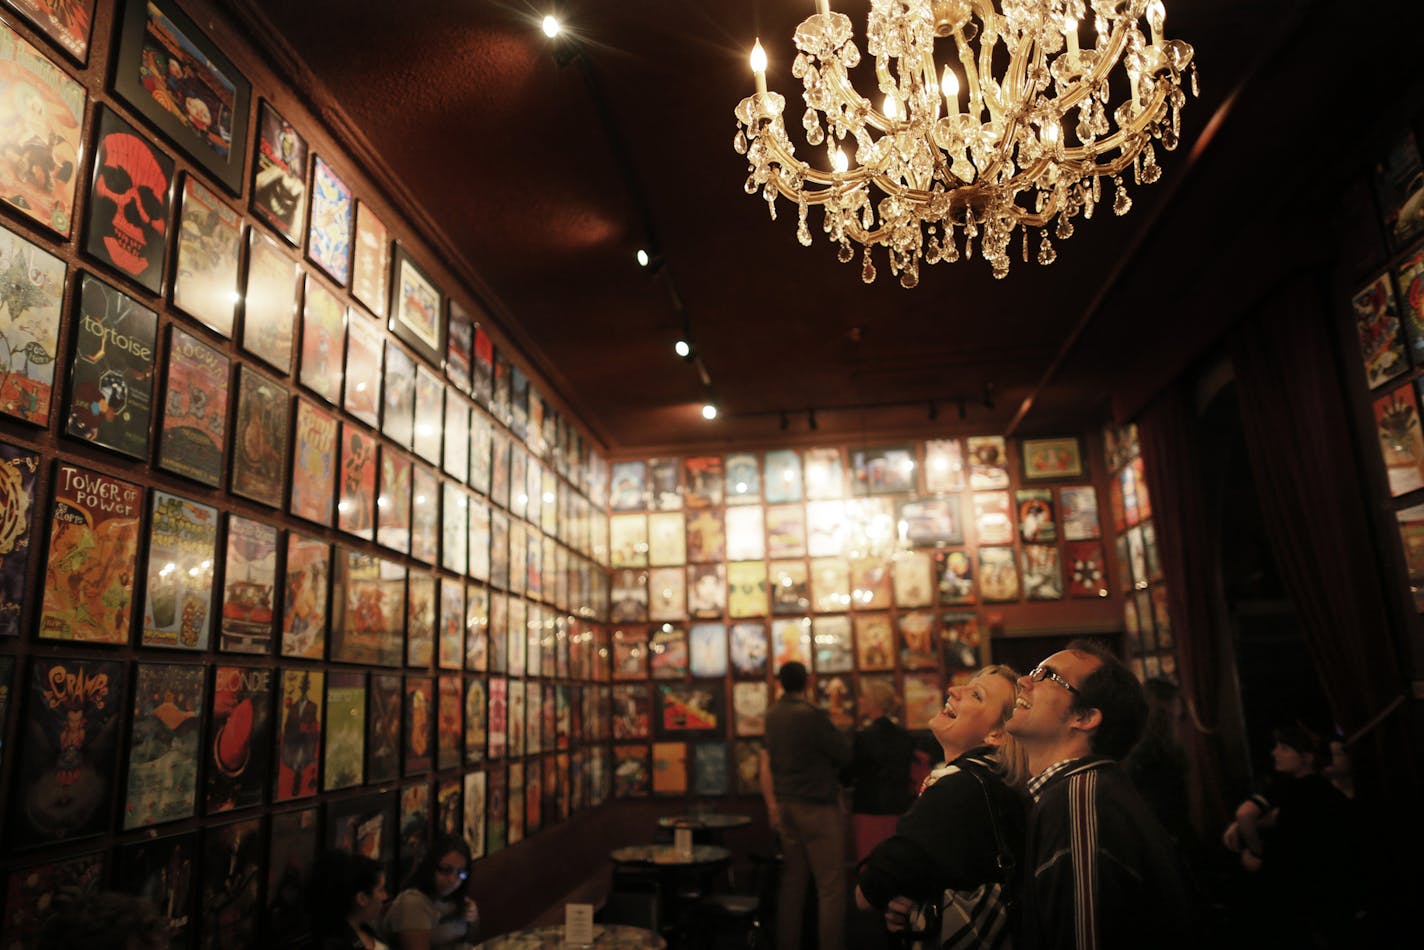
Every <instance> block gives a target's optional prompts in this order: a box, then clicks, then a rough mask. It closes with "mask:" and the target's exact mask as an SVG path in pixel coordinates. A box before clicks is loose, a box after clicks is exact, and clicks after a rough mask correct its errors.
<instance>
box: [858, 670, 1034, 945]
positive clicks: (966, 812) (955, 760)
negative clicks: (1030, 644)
mask: <svg viewBox="0 0 1424 950" xmlns="http://www.w3.org/2000/svg"><path fill="white" fill-rule="evenodd" d="M1017 678H1018V674H1017V673H1015V672H1014V671H1013V670H1011V669H1009V668H1008V667H1005V666H989V667H985V668H984V669H983V670H982V671H980V672H979V674H978V675H977V676H975V677H974V679H972V680H970V681H969V682H968V683H966V684H964V685H963V686H951V687H950V688H949V689H948V690H946V692H945V703H944V707H943V708H942V709H941V710H940V711H939V712H938V713H937V714H936V715H935V717H934V718H933V719H931V720H930V721H929V724H928V725H929V728H930V732H932V733H933V734H934V737H935V739H936V740H937V741H938V742H939V744H940V748H941V749H943V750H944V757H945V762H946V764H945V765H944V766H943V767H941V768H938V769H936V770H935V771H933V772H931V773H930V776H929V778H928V779H926V781H925V787H924V788H923V789H922V790H921V792H920V796H919V798H917V799H916V800H915V802H914V804H912V805H911V806H910V810H909V811H908V812H906V813H905V815H904V816H903V817H902V818H901V819H900V822H899V824H898V825H897V826H896V828H895V834H894V835H892V836H891V837H890V838H887V839H886V840H885V841H883V842H881V843H880V844H879V845H878V846H877V847H876V848H875V850H874V851H872V852H871V853H870V856H869V857H868V858H866V859H865V862H864V864H863V866H862V867H861V871H860V879H859V882H858V885H857V887H856V892H855V897H856V904H857V905H858V906H859V907H860V908H861V909H862V910H868V909H870V908H874V909H876V910H878V911H881V912H883V913H886V921H887V925H888V926H891V927H892V928H894V929H901V926H902V918H903V917H904V912H905V910H906V909H907V908H908V906H909V905H912V904H920V903H922V902H929V903H931V904H932V905H934V906H936V907H937V906H938V904H939V902H940V899H941V896H942V895H943V893H944V892H945V891H946V890H953V891H971V890H974V889H975V888H978V887H979V886H980V885H983V884H1002V883H1003V882H1004V881H1005V880H1006V879H1007V876H1008V874H1010V873H1012V868H1007V869H1006V868H1004V867H1003V865H1004V864H1005V863H1008V864H1016V863H1017V860H1018V857H1019V856H1020V855H1021V854H1022V852H1023V829H1024V806H1023V801H1022V799H1021V798H1020V795H1019V792H1018V791H1016V787H1017V786H1018V785H1019V784H1020V783H1021V780H1022V778H1023V761H1022V757H1021V756H1020V755H1019V754H1018V751H1017V748H1016V746H1015V744H1014V742H1013V739H1012V738H1010V737H1009V735H1008V733H1006V732H1005V731H1004V723H1005V721H1006V720H1007V719H1008V718H1009V716H1010V715H1011V714H1012V713H1013V709H1014V689H1015V687H1014V683H1015V680H1017ZM1011 785H1012V786H1014V787H1011ZM1000 927H1001V930H1002V931H1006V930H1007V927H1006V926H1005V925H1004V922H1002V921H1001V923H1000ZM933 936H934V937H938V934H937V933H936V934H934V935H933ZM934 942H935V943H936V944H937V943H938V941H937V940H936V941H934ZM984 945H985V946H992V945H994V941H986V942H985V943H984Z"/></svg>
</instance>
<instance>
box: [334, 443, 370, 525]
mask: <svg viewBox="0 0 1424 950" xmlns="http://www.w3.org/2000/svg"><path fill="white" fill-rule="evenodd" d="M377 442H378V438H377V437H376V436H374V435H371V434H370V433H368V432H367V431H366V430H365V429H363V428H361V427H360V426H353V425H352V424H351V423H349V422H347V423H343V424H342V426H341V476H340V479H339V481H338V488H337V502H336V527H337V528H338V529H339V530H341V531H344V532H346V533H347V534H350V535H353V536H355V537H358V538H363V539H365V540H367V541H374V540H375V538H376V508H377V505H376V500H377V499H376V477H377V475H378V474H379V470H378V469H377V467H376V445H377Z"/></svg>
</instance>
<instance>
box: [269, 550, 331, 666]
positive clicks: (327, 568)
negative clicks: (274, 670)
mask: <svg viewBox="0 0 1424 950" xmlns="http://www.w3.org/2000/svg"><path fill="white" fill-rule="evenodd" d="M330 586H331V545H329V544H327V543H326V542H325V541H319V540H317V539H316V538H308V537H306V536H304V535H300V534H297V533H296V532H295V531H289V532H288V533H287V560H286V581H285V591H286V593H285V595H284V596H283V598H282V649H281V654H282V656H287V657H296V658H299V659H306V660H320V659H321V658H322V650H323V649H324V648H325V646H326V639H327V630H328V629H329V627H328V625H327V604H328V591H329V589H330Z"/></svg>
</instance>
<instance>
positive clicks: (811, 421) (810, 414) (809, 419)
mask: <svg viewBox="0 0 1424 950" xmlns="http://www.w3.org/2000/svg"><path fill="white" fill-rule="evenodd" d="M806 424H807V425H808V426H810V427H811V431H812V432H815V431H816V410H814V409H807V410H806Z"/></svg>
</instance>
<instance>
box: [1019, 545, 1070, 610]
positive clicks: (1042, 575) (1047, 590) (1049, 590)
mask: <svg viewBox="0 0 1424 950" xmlns="http://www.w3.org/2000/svg"><path fill="white" fill-rule="evenodd" d="M1022 557H1023V590H1024V596H1025V597H1027V598H1028V599H1029V600H1061V599H1062V598H1063V568H1062V566H1061V565H1060V564H1059V562H1058V546H1057V545H1054V544H1025V545H1024V547H1023V553H1022Z"/></svg>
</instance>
